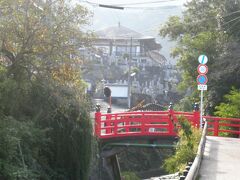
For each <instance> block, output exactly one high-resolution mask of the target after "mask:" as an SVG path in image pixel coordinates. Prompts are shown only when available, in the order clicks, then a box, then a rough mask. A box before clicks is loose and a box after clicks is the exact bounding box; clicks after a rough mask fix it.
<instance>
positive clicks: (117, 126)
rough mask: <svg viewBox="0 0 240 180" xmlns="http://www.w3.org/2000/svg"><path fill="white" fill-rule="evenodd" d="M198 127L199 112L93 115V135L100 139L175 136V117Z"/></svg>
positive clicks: (99, 113)
mask: <svg viewBox="0 0 240 180" xmlns="http://www.w3.org/2000/svg"><path fill="white" fill-rule="evenodd" d="M180 115H181V116H184V117H186V118H187V119H188V120H189V121H190V122H191V123H192V124H193V125H194V126H197V127H199V117H200V115H199V112H198V111H196V112H178V111H173V110H169V111H147V112H123V113H114V114H102V113H101V112H96V113H95V135H96V136H97V137H98V138H100V139H106V138H114V137H126V136H129V137H130V136H177V132H176V128H178V123H177V122H178V120H177V116H180Z"/></svg>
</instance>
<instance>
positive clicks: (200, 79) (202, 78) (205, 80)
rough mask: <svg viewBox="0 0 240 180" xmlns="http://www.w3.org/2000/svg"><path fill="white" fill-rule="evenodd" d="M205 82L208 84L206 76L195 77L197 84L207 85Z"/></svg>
mask: <svg viewBox="0 0 240 180" xmlns="http://www.w3.org/2000/svg"><path fill="white" fill-rule="evenodd" d="M207 82H208V78H207V76H206V75H204V74H201V75H198V77H197V83H198V84H202V85H204V84H207Z"/></svg>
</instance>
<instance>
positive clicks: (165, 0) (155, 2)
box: [114, 0, 177, 6]
mask: <svg viewBox="0 0 240 180" xmlns="http://www.w3.org/2000/svg"><path fill="white" fill-rule="evenodd" d="M173 1H177V0H161V1H150V2H136V3H124V4H114V5H115V6H130V5H144V4H159V3H165V2H173Z"/></svg>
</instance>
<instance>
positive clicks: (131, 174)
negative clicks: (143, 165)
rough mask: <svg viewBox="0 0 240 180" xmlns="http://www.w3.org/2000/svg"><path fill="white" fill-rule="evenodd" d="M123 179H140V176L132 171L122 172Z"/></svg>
mask: <svg viewBox="0 0 240 180" xmlns="http://www.w3.org/2000/svg"><path fill="white" fill-rule="evenodd" d="M122 177H123V180H140V178H139V177H138V176H137V175H136V174H135V173H134V172H123V173H122Z"/></svg>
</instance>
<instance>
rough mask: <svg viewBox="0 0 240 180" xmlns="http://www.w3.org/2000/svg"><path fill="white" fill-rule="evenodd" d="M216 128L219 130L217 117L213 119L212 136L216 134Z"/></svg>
mask: <svg viewBox="0 0 240 180" xmlns="http://www.w3.org/2000/svg"><path fill="white" fill-rule="evenodd" d="M218 130H219V121H218V120H217V119H214V134H213V135H214V136H218Z"/></svg>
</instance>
